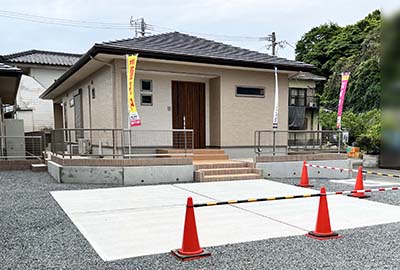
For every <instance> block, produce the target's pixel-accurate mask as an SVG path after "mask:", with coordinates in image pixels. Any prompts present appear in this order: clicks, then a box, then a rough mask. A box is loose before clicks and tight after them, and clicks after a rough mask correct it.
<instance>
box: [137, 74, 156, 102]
mask: <svg viewBox="0 0 400 270" xmlns="http://www.w3.org/2000/svg"><path fill="white" fill-rule="evenodd" d="M140 105H143V106H153V81H152V80H147V79H146V80H145V79H142V80H140Z"/></svg>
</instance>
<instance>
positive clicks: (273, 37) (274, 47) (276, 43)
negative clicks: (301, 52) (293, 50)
mask: <svg viewBox="0 0 400 270" xmlns="http://www.w3.org/2000/svg"><path fill="white" fill-rule="evenodd" d="M262 40H265V41H269V42H271V43H270V44H268V45H267V49H270V48H271V49H272V56H276V52H277V46H278V47H279V48H283V47H285V45H286V40H282V41H276V34H275V32H272V33H271V34H270V35H268V36H267V37H265V38H263V39H262Z"/></svg>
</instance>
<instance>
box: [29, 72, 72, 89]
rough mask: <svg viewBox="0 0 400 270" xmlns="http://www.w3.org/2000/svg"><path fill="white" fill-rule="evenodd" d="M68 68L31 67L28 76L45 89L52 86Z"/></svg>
mask: <svg viewBox="0 0 400 270" xmlns="http://www.w3.org/2000/svg"><path fill="white" fill-rule="evenodd" d="M67 69H68V68H48V67H46V68H40V67H32V68H31V69H30V72H29V75H30V76H31V77H32V78H35V79H36V80H37V81H38V82H39V83H40V84H41V85H42V86H43V87H45V88H46V89H47V88H48V87H49V86H50V85H52V84H53V82H54V81H55V80H56V79H58V78H59V77H60V76H61V75H62V74H63V73H64V72H65V71H66V70H67Z"/></svg>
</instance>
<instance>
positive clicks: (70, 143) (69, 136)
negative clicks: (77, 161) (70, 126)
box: [68, 130, 76, 159]
mask: <svg viewBox="0 0 400 270" xmlns="http://www.w3.org/2000/svg"><path fill="white" fill-rule="evenodd" d="M75 136H76V130H75ZM68 145H69V158H70V159H72V137H71V130H69V131H68Z"/></svg>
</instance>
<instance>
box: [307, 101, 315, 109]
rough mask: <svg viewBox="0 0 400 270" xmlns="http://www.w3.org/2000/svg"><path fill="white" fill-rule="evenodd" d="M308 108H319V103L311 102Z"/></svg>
mask: <svg viewBox="0 0 400 270" xmlns="http://www.w3.org/2000/svg"><path fill="white" fill-rule="evenodd" d="M308 106H309V107H311V108H314V107H317V103H315V102H313V101H310V102H309V103H308Z"/></svg>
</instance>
